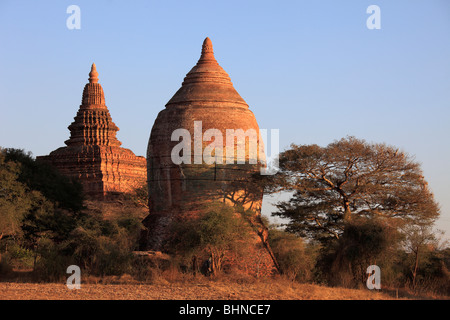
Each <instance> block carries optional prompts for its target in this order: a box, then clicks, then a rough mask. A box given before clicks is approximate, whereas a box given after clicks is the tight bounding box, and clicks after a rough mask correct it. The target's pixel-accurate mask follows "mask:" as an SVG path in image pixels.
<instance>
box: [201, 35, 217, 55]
mask: <svg viewBox="0 0 450 320" xmlns="http://www.w3.org/2000/svg"><path fill="white" fill-rule="evenodd" d="M200 59H214V60H215V58H214V51H213V45H212V42H211V39H209V38H208V37H206V39H205V40H204V41H203V45H202V55H201V57H200Z"/></svg>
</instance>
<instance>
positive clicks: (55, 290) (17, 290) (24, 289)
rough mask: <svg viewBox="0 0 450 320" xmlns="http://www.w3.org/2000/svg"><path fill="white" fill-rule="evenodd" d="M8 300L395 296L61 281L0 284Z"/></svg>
mask: <svg viewBox="0 0 450 320" xmlns="http://www.w3.org/2000/svg"><path fill="white" fill-rule="evenodd" d="M0 296H1V299H4V300H11V299H13V300H23V299H25V300H73V299H76V300H148V299H150V300H191V299H192V300H221V299H226V300H228V299H230V300H247V299H248V300H293V299H295V300H328V299H343V300H348V299H351V300H355V299H356V300H367V299H376V300H379V299H392V297H391V296H389V295H388V294H386V293H380V292H371V291H369V290H353V289H343V288H327V287H321V286H317V285H310V284H291V285H288V286H286V285H283V284H279V283H275V282H273V283H255V284H238V283H220V282H219V283H214V282H210V283H189V284H188V283H182V284H144V285H140V284H106V285H105V284H82V285H81V289H79V290H69V289H68V288H67V287H66V286H65V285H64V284H58V283H45V284H38V283H15V282H6V283H0Z"/></svg>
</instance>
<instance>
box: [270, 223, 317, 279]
mask: <svg viewBox="0 0 450 320" xmlns="http://www.w3.org/2000/svg"><path fill="white" fill-rule="evenodd" d="M269 243H270V247H271V248H272V251H273V253H274V255H275V257H276V259H277V262H278V264H279V266H280V269H281V271H282V272H283V274H285V275H287V276H288V278H289V279H291V280H297V281H299V282H307V281H310V280H312V273H313V268H314V264H315V258H316V257H315V256H316V252H315V247H314V245H312V244H309V245H306V244H305V242H304V241H303V240H302V239H301V238H299V237H297V236H295V235H293V234H292V233H288V232H286V231H284V230H281V229H278V228H271V229H270V231H269Z"/></svg>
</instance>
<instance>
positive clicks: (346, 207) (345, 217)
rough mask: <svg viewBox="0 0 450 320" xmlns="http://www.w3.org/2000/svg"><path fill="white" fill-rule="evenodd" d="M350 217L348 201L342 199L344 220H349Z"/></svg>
mask: <svg viewBox="0 0 450 320" xmlns="http://www.w3.org/2000/svg"><path fill="white" fill-rule="evenodd" d="M351 219H352V212H351V211H350V201H348V200H347V199H345V200H344V221H350V220H351Z"/></svg>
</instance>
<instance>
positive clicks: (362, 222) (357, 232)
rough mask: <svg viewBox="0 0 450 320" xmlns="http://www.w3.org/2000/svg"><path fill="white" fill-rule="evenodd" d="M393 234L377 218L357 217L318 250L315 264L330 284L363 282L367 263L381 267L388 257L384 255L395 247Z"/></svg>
mask: <svg viewBox="0 0 450 320" xmlns="http://www.w3.org/2000/svg"><path fill="white" fill-rule="evenodd" d="M396 235H397V234H396V233H395V232H393V230H390V229H389V228H388V226H386V225H385V224H383V223H382V222H381V221H379V220H374V219H367V218H360V219H356V220H354V221H351V222H347V225H346V227H345V231H344V233H343V234H342V237H340V238H339V239H336V240H334V241H333V242H331V243H329V244H328V246H326V247H324V248H323V251H322V252H321V255H320V257H319V259H318V261H317V266H316V267H317V271H318V272H319V274H320V276H321V277H322V279H321V280H322V281H324V282H326V283H328V284H331V285H342V286H349V287H358V286H360V285H363V284H364V283H365V281H366V280H367V276H368V275H367V274H366V269H367V267H368V266H370V265H379V266H380V265H382V264H383V263H384V262H385V261H387V260H390V259H387V260H386V259H383V258H385V257H386V255H387V253H388V252H389V250H391V249H395V243H396V242H397V238H396ZM383 270H384V267H383Z"/></svg>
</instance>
